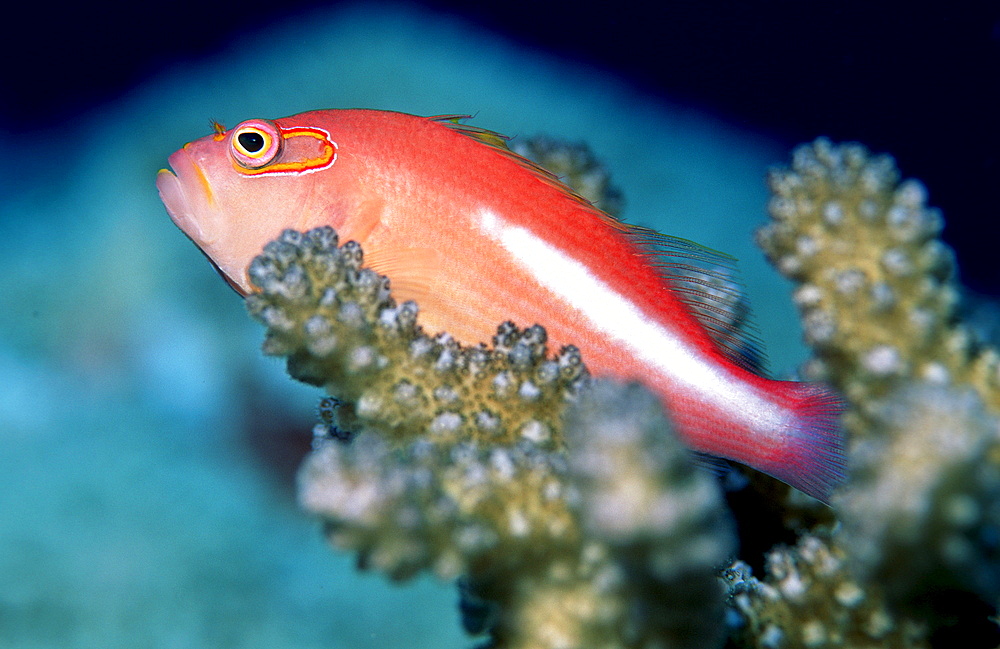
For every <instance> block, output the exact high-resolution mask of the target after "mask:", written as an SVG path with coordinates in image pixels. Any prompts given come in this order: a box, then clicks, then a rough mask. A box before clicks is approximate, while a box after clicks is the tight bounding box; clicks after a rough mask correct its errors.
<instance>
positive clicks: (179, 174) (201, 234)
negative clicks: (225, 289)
mask: <svg viewBox="0 0 1000 649" xmlns="http://www.w3.org/2000/svg"><path fill="white" fill-rule="evenodd" d="M167 163H168V164H169V166H170V169H160V171H159V172H157V174H156V189H157V191H158V192H159V193H160V200H161V201H162V202H163V205H164V206H165V207H166V208H167V214H169V215H170V219H171V220H172V221H173V222H174V225H176V226H177V227H178V228H180V230H181V232H183V233H184V235H185V236H186V237H187V238H188V239H190V240H191V242H192V243H193V244H195V246H196V247H197V248H198V250H200V251H201V253H202V254H203V255H205V259H207V260H208V262H209V263H210V264H212V268H214V269H215V270H216V272H218V273H219V275H220V276H221V277H222V279H224V280H226V283H227V284H229V286H230V287H232V289H233V290H234V291H236V292H237V293H238V294H239V295H240V296H241V297H246V295H247V293H248V290H247V288H245V287H244V286H242V285H241V283H240V282H237V281H236V280H234V279H233V278H232V277H230V276H229V275H228V274H227V273H226V272H225V271H224V270H222V268H221V267H220V266H219V264H218V263H216V261H215V259H213V258H212V255H211V254H209V253H208V251H207V250H206V247H210V246H211V245H212V244H213V243H214V241H215V237H209V236H208V234H207V232H206V231H205V229H204V228H203V227H202V223H203V222H204V220H205V219H207V218H209V217H210V216H212V213H211V208H212V207H213V202H214V201H213V197H212V194H211V189H210V188H209V187H208V182H207V181H206V179H205V175H204V174H203V173H202V172H201V169H199V168H198V166H197V165H196V164H195V162H194V161H193V160H192V159H191V156H190V155H188V154H187V152H186V151H185V150H183V149H182V150H180V151H178V152H176V153H174V154H173V155H171V156H170V158H169V159H168V160H167ZM192 184H194V188H192ZM198 187H200V188H202V189H203V190H204V191H203V192H202V193H201V195H198V191H197V188H198ZM192 192H193V193H194V194H195V195H196V196H194V198H196V199H201V200H202V202H204V203H205V205H204V206H201V209H198V207H196V206H195V205H194V204H193V202H192V200H191V199H192V198H193V197H192Z"/></svg>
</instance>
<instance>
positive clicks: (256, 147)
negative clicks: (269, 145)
mask: <svg viewBox="0 0 1000 649" xmlns="http://www.w3.org/2000/svg"><path fill="white" fill-rule="evenodd" d="M236 139H237V140H239V141H240V146H242V147H243V149H244V150H246V151H248V152H250V153H257V152H258V151H260V150H261V149H263V148H264V136H263V135H261V134H260V133H240V134H239V135H238V136H236Z"/></svg>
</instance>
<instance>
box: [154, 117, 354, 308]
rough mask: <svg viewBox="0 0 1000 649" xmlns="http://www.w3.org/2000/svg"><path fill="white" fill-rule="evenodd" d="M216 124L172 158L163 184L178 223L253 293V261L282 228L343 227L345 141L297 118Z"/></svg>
mask: <svg viewBox="0 0 1000 649" xmlns="http://www.w3.org/2000/svg"><path fill="white" fill-rule="evenodd" d="M213 126H214V128H215V131H216V132H215V133H214V134H212V135H208V136H206V137H203V138H201V139H198V140H194V141H193V142H189V143H188V144H186V145H184V147H183V148H182V149H180V150H178V151H176V152H175V153H174V154H172V155H171V156H170V158H169V160H168V162H169V165H170V169H162V170H160V172H159V174H158V175H157V179H156V186H157V189H158V190H159V193H160V199H161V200H162V201H163V203H164V205H165V206H166V208H167V212H168V213H169V214H170V217H171V219H172V220H173V222H174V223H175V224H176V225H177V226H178V227H179V228H180V229H181V230H182V231H183V232H184V233H185V234H186V235H187V236H188V238H190V239H191V240H192V241H193V242H194V243H195V244H196V245H197V246H198V247H199V248H201V250H202V252H204V253H205V255H206V256H207V257H208V258H209V260H210V261H211V262H212V263H213V265H214V266H215V267H216V269H217V270H219V272H220V274H221V275H222V276H223V277H224V278H225V279H226V280H227V281H228V282H229V284H230V285H231V286H232V287H233V288H235V289H236V290H237V291H238V292H239V293H240V294H242V295H247V294H248V293H250V292H251V291H252V290H253V288H252V286H251V284H250V280H249V277H248V276H247V268H248V267H249V265H250V262H251V261H252V260H253V258H254V257H255V256H256V255H258V254H260V252H261V250H262V248H263V246H264V244H266V243H267V242H268V241H270V240H272V239H275V238H277V236H278V235H279V234H280V233H281V231H282V230H284V229H286V228H295V229H306V228H308V227H314V226H315V225H318V224H319V222H318V219H322V221H321V222H322V223H324V224H326V225H331V226H333V227H335V228H336V227H338V226H339V225H340V224H339V223H338V220H337V210H336V209H335V208H334V203H335V200H334V199H335V197H336V195H337V191H338V185H337V180H336V178H337V176H338V175H340V176H342V175H343V174H340V173H339V172H338V171H337V169H338V164H337V162H338V160H337V159H338V156H337V153H338V147H337V144H336V142H334V140H333V137H332V136H331V135H330V132H329V131H328V130H327V129H325V128H322V127H319V126H315V125H310V124H309V123H308V122H303V121H302V120H296V119H295V118H284V119H282V120H265V119H251V120H247V121H244V122H242V123H240V124H239V125H237V126H236V127H235V128H232V129H229V130H225V129H224V128H223V127H222V126H220V125H218V124H216V123H214V122H213ZM341 193H343V192H341ZM324 196H326V197H330V199H329V200H327V199H324V198H323V197H324Z"/></svg>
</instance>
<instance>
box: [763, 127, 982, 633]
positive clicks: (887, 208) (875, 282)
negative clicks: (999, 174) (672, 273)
mask: <svg viewBox="0 0 1000 649" xmlns="http://www.w3.org/2000/svg"><path fill="white" fill-rule="evenodd" d="M770 184H771V188H772V191H773V192H774V198H773V199H772V202H771V206H770V211H771V215H772V217H773V221H772V222H771V223H770V224H768V225H767V226H766V227H764V228H762V229H761V231H760V232H759V234H758V241H759V242H760V244H761V246H762V247H763V248H764V250H765V252H767V254H768V256H769V257H770V258H771V260H772V261H773V262H774V264H775V266H776V267H777V268H778V269H779V270H780V271H781V272H782V273H784V274H785V275H787V276H788V277H790V278H791V279H793V280H794V281H796V282H797V283H798V284H799V285H798V287H797V289H796V291H795V301H796V302H797V304H798V305H799V307H800V309H801V310H802V316H803V322H804V326H805V333H806V340H807V342H809V343H810V344H811V345H812V347H813V349H814V353H815V357H814V358H813V360H811V361H810V362H809V363H807V365H806V368H805V371H806V373H807V374H808V375H809V376H810V377H811V378H821V379H825V380H828V381H830V382H831V383H832V384H833V385H834V386H835V387H836V388H838V389H839V390H840V391H841V392H842V394H843V395H844V397H845V400H846V402H847V406H848V409H847V412H846V413H845V416H844V421H845V424H846V426H847V428H848V430H849V433H850V453H849V463H850V467H851V472H850V476H849V480H848V483H847V484H846V485H845V486H844V488H843V489H842V490H841V492H840V494H839V496H838V497H837V498H835V501H834V505H835V508H836V514H837V517H838V518H839V519H840V520H841V522H842V524H841V526H840V527H839V528H838V529H837V531H836V532H835V533H834V534H833V535H832V537H831V538H830V539H829V545H830V551H831V552H833V553H835V554H838V555H841V556H843V557H844V558H845V564H846V565H847V566H849V567H850V570H851V578H852V579H855V580H857V583H858V584H859V586H860V588H861V589H862V590H863V591H864V592H865V593H866V594H871V593H875V592H881V593H884V595H885V596H886V597H887V598H889V600H890V601H891V602H893V603H894V604H895V605H896V606H897V607H898V610H900V611H906V610H909V611H920V614H921V615H923V617H924V619H925V620H926V621H927V622H928V623H929V624H930V625H941V624H944V623H945V620H944V619H943V618H938V617H937V615H936V613H935V612H934V610H933V603H930V604H927V603H926V602H933V600H932V599H929V598H933V597H935V596H936V594H937V593H939V592H947V591H946V590H945V589H953V592H955V593H961V592H972V593H976V594H978V595H979V596H980V597H981V598H983V599H984V600H985V601H987V602H990V603H992V602H995V601H996V598H997V596H998V595H1000V587H998V585H997V584H998V583H1000V564H998V559H1000V554H998V539H1000V471H998V462H997V458H998V451H1000V445H998V442H1000V430H998V419H997V413H998V409H1000V389H998V388H1000V374H998V360H997V359H998V355H997V353H996V351H995V350H994V349H993V348H992V347H989V346H987V345H985V344H983V343H980V342H978V341H976V340H975V338H974V336H973V335H972V334H971V333H970V329H969V328H967V327H966V326H965V325H963V324H962V323H961V322H960V321H959V320H958V318H957V315H956V314H957V309H956V303H957V299H958V293H959V289H958V286H957V285H956V283H955V280H954V263H953V261H952V254H951V251H950V250H949V249H948V248H947V247H946V246H945V245H944V244H943V243H942V242H941V241H940V240H938V238H937V234H938V233H939V231H940V229H941V226H942V220H941V216H940V214H939V213H938V212H937V211H936V210H933V209H930V208H928V207H926V205H925V201H926V195H925V194H926V192H925V191H924V189H923V187H922V186H921V185H920V184H919V183H917V182H915V181H910V180H908V181H903V182H900V177H899V172H898V171H897V170H896V168H895V165H894V163H893V161H892V159H891V158H889V157H888V156H872V155H870V154H869V153H868V152H867V151H866V150H865V149H864V148H863V147H861V146H860V145H857V144H848V145H842V146H836V145H833V144H831V143H830V142H829V141H827V140H824V139H820V140H817V141H816V142H815V143H813V144H812V145H807V146H803V147H800V148H799V149H798V150H797V151H796V153H795V155H794V158H793V163H792V166H791V169H788V170H781V171H776V172H773V173H772V174H771V177H770ZM789 552H791V555H790V556H791V557H792V559H791V560H792V561H793V562H802V561H804V562H806V563H809V562H810V561H811V559H810V558H809V557H804V556H802V555H801V553H800V552H799V550H790V551H789ZM777 579H778V577H776V576H774V575H772V576H771V577H769V578H768V580H767V581H768V583H772V584H773V582H775V581H776V580H777ZM808 586H809V588H812V587H813V584H809V585H808ZM919 602H925V604H923V605H920V607H919V608H915V607H917V606H918V603H919ZM914 614H916V613H914ZM900 619H902V618H900ZM787 624H789V625H790V626H791V627H797V626H798V625H799V622H797V621H788V622H787ZM899 624H900V622H899V620H897V621H896V623H894V626H898V625H899ZM782 630H783V632H785V633H791V632H792V629H791V628H783V629H782Z"/></svg>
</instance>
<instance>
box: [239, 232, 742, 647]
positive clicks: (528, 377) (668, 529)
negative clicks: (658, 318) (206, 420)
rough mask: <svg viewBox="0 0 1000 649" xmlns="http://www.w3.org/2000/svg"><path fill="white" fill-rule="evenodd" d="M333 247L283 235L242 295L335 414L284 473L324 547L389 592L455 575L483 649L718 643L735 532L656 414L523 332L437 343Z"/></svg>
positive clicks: (569, 352) (328, 237)
mask: <svg viewBox="0 0 1000 649" xmlns="http://www.w3.org/2000/svg"><path fill="white" fill-rule="evenodd" d="M337 243H338V242H337V237H336V235H335V234H334V233H333V231H332V230H330V229H329V228H320V229H316V230H312V231H310V232H308V233H305V234H302V233H298V232H294V231H286V232H284V233H283V234H282V235H281V238H280V239H278V240H277V241H274V242H272V243H270V244H268V245H267V247H266V248H265V251H264V254H263V255H261V256H260V257H257V258H256V259H255V260H254V262H253V264H252V266H251V268H250V277H251V279H252V281H253V282H254V284H255V285H256V286H258V287H259V288H260V292H258V293H255V294H253V295H251V296H249V297H248V298H247V305H248V308H249V310H250V313H251V314H252V315H253V316H254V317H255V318H257V319H258V320H260V321H261V322H262V323H264V324H265V325H266V326H267V337H266V340H265V343H264V349H265V351H266V352H267V353H269V354H272V355H283V356H287V357H288V368H289V372H290V373H291V374H292V376H294V377H296V378H298V379H300V380H303V381H306V382H309V383H312V384H316V385H323V386H325V387H326V388H327V390H329V392H330V394H332V395H334V396H335V397H336V398H337V399H338V402H339V406H338V407H337V409H336V410H337V413H336V419H337V421H336V422H333V421H326V422H325V423H323V424H320V425H319V426H317V429H316V441H315V443H314V451H313V452H312V454H311V455H310V456H309V457H308V458H307V460H306V462H305V464H304V466H303V468H302V470H301V472H300V474H299V498H300V502H301V504H302V505H303V507H304V508H305V509H307V510H308V511H310V512H312V513H314V514H316V515H317V516H319V517H320V518H322V520H323V521H324V523H325V526H326V532H327V534H328V536H329V538H330V540H331V541H332V542H333V543H334V544H336V545H337V546H339V547H341V548H344V549H347V550H351V551H354V552H357V554H358V560H359V565H360V566H361V567H364V568H373V569H376V570H379V571H382V572H384V573H386V574H387V575H389V576H390V577H392V578H395V579H405V578H408V577H410V576H412V575H414V574H416V573H417V572H419V571H423V570H429V571H432V572H434V573H435V574H437V575H438V576H439V577H442V578H447V579H453V578H456V577H461V578H462V579H461V585H462V596H463V606H462V609H463V612H464V613H465V620H464V621H465V625H466V628H467V629H468V630H470V631H471V632H474V633H487V634H488V635H489V637H490V642H491V646H493V647H498V648H499V647H504V648H510V649H513V648H524V649H528V648H529V647H530V648H532V649H546V648H551V649H571V648H574V647H579V648H581V649H583V648H585V647H597V646H599V647H606V648H608V649H613V648H616V647H621V648H622V649H624V648H626V647H647V646H660V645H664V646H671V647H711V646H716V645H718V644H719V643H720V642H721V641H722V640H723V638H724V633H723V629H724V627H723V625H721V620H722V612H723V589H722V586H721V583H720V582H719V580H718V579H717V576H716V570H717V569H718V568H719V567H720V566H721V565H723V564H724V563H725V562H726V561H727V559H729V558H730V556H729V555H730V553H731V552H732V550H733V548H734V547H735V542H734V534H733V529H732V525H731V523H730V521H729V517H728V514H727V512H726V511H725V508H724V506H723V501H722V497H721V494H720V492H719V489H718V486H717V485H716V484H715V483H714V481H713V480H712V479H711V477H710V476H708V475H707V474H703V473H701V472H698V471H696V469H695V468H694V467H693V465H692V464H691V462H690V458H689V457H688V452H687V451H686V449H685V448H684V447H683V446H682V444H681V443H680V441H679V440H677V438H676V437H675V436H674V435H673V432H672V430H671V429H670V427H669V424H667V422H666V420H665V419H664V417H663V414H662V412H661V410H660V406H659V402H658V401H657V399H656V398H655V397H654V396H652V395H651V394H650V393H648V392H647V391H645V390H644V389H642V388H640V387H638V386H632V387H620V386H613V385H610V384H605V383H597V384H596V387H595V388H593V390H591V389H589V387H588V386H589V383H590V382H589V381H588V379H587V373H586V370H585V368H584V367H583V364H582V361H581V358H580V355H579V353H578V352H577V350H576V349H575V348H572V347H567V348H565V349H563V350H562V351H561V352H560V353H559V354H558V355H557V356H556V357H555V358H549V357H547V355H546V349H545V330H544V329H543V328H542V327H539V326H537V325H536V326H534V327H531V328H529V329H526V330H523V331H522V330H519V329H517V328H516V327H514V326H513V325H512V324H510V323H506V324H503V325H501V326H500V328H499V329H498V332H497V335H496V336H495V337H494V340H493V343H494V344H493V347H492V348H486V347H484V346H479V347H474V348H466V347H463V346H461V345H459V344H458V343H457V342H455V341H454V340H452V339H451V338H450V337H448V336H447V335H446V334H440V335H438V336H436V337H435V338H433V339H432V338H430V337H428V336H426V335H425V334H424V333H423V332H422V331H421V329H420V327H419V326H418V325H417V324H416V316H417V307H416V305H414V304H412V303H405V304H402V305H397V304H395V302H394V301H393V300H392V298H391V296H390V294H389V290H388V287H389V285H388V280H386V279H385V278H384V277H380V276H378V275H377V274H375V273H373V272H372V271H370V270H367V269H365V268H364V267H363V266H362V254H361V250H360V248H359V247H358V246H357V245H356V244H353V243H350V242H348V243H346V244H344V246H343V247H340V248H338V247H337ZM329 410H330V409H329V408H325V413H324V419H327V420H332V415H331V413H330V412H329ZM345 427H346V428H347V429H349V431H350V432H349V433H345V431H344V430H342V428H345ZM648 507H652V508H653V511H654V513H655V515H654V516H652V517H651V518H649V517H648V513H649V512H647V511H646V510H647V508H648Z"/></svg>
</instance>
